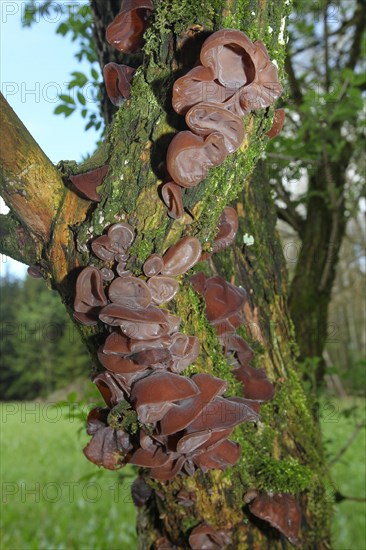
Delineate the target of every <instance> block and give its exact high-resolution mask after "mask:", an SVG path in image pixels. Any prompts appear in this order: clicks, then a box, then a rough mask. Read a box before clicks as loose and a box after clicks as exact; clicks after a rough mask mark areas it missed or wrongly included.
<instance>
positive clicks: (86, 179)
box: [70, 165, 109, 202]
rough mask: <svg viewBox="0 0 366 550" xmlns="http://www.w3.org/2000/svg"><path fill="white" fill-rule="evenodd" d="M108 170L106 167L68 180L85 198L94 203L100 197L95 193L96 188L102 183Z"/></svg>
mask: <svg viewBox="0 0 366 550" xmlns="http://www.w3.org/2000/svg"><path fill="white" fill-rule="evenodd" d="M108 168H109V166H108V165H106V166H102V167H101V168H96V169H95V170H91V171H90V172H85V173H84V174H78V175H77V176H70V180H71V181H72V183H73V185H74V186H75V187H76V189H77V190H78V191H79V192H80V193H81V194H82V195H83V196H84V197H85V198H87V199H89V200H91V201H94V202H99V201H100V200H101V197H100V195H98V193H97V187H99V185H101V184H102V183H103V180H104V178H105V176H106V175H107V172H108Z"/></svg>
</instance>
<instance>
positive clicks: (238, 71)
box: [200, 29, 255, 93]
mask: <svg viewBox="0 0 366 550" xmlns="http://www.w3.org/2000/svg"><path fill="white" fill-rule="evenodd" d="M254 52H255V48H254V44H253V42H252V41H251V40H250V39H249V38H248V37H247V36H246V35H245V34H244V33H243V32H241V31H238V30H233V29H222V30H220V31H217V32H215V33H213V34H212V35H211V36H209V37H208V38H207V39H206V40H205V42H204V43H203V46H202V49H201V55H200V58H201V63H202V65H204V66H205V67H209V68H210V69H211V71H212V73H213V77H214V79H215V80H218V81H219V82H220V84H222V85H223V86H225V87H226V88H229V89H231V90H232V93H235V92H236V90H238V89H239V88H242V87H243V86H245V85H248V84H250V83H251V82H253V80H254V77H255V66H254V62H253V55H254Z"/></svg>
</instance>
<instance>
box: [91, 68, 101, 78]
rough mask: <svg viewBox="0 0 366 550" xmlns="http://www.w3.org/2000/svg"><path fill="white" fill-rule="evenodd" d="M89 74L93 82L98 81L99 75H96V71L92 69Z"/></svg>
mask: <svg viewBox="0 0 366 550" xmlns="http://www.w3.org/2000/svg"><path fill="white" fill-rule="evenodd" d="M91 74H92V77H93V78H94V80H99V73H98V71H96V70H95V69H93V68H92V70H91Z"/></svg>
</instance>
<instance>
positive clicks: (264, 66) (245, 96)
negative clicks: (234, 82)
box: [238, 40, 283, 112]
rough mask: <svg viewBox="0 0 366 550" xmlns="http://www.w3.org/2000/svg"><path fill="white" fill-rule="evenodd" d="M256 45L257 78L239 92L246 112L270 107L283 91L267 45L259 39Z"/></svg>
mask: <svg viewBox="0 0 366 550" xmlns="http://www.w3.org/2000/svg"><path fill="white" fill-rule="evenodd" d="M254 47H255V51H254V54H253V61H254V64H255V78H254V79H253V82H251V83H250V84H249V85H248V86H244V87H243V88H242V89H241V90H240V92H238V93H239V96H240V105H241V107H242V109H243V111H244V112H248V111H251V110H253V109H264V108H265V107H269V106H270V105H272V103H274V102H275V101H276V100H277V99H278V98H279V97H280V95H281V94H282V92H283V88H282V86H281V84H280V83H279V81H278V71H277V67H276V66H275V65H274V64H273V63H272V61H271V60H270V59H269V57H268V52H267V50H266V47H265V45H264V44H263V42H261V41H260V40H257V41H256V42H254Z"/></svg>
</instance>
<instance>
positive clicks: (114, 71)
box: [103, 63, 135, 107]
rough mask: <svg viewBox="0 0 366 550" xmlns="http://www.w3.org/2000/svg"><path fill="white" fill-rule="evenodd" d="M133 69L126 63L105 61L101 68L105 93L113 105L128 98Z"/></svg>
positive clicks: (118, 104)
mask: <svg viewBox="0 0 366 550" xmlns="http://www.w3.org/2000/svg"><path fill="white" fill-rule="evenodd" d="M134 73H135V69H133V68H132V67H129V66H128V65H118V64H117V63H107V65H105V66H104V68H103V76H104V82H105V86H106V90H107V94H108V97H109V99H110V100H111V102H112V103H113V105H115V106H116V107H120V106H121V105H122V104H123V102H124V101H126V99H129V98H130V92H131V80H132V77H133V75H134Z"/></svg>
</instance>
